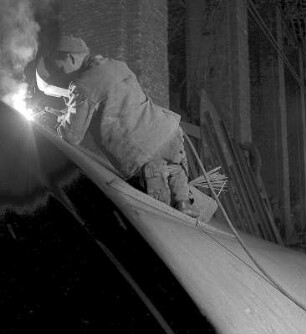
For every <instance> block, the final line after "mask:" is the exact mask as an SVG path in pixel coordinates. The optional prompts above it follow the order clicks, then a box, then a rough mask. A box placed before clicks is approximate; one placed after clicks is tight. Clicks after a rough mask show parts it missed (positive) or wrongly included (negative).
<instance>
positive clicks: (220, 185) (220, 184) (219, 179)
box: [189, 166, 227, 196]
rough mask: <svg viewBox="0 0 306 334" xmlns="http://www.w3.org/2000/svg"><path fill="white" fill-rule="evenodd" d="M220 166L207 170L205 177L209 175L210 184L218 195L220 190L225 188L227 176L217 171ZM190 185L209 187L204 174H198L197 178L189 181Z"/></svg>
mask: <svg viewBox="0 0 306 334" xmlns="http://www.w3.org/2000/svg"><path fill="white" fill-rule="evenodd" d="M220 169H221V166H218V167H216V168H214V169H212V170H211V171H209V172H207V177H209V181H210V184H211V186H212V188H213V189H214V190H215V192H216V193H217V195H218V196H219V195H220V193H221V192H222V191H225V190H226V185H227V177H226V176H225V175H223V174H220V173H219V170H220ZM189 184H190V185H192V186H194V187H200V188H208V189H209V188H210V187H209V185H208V182H207V180H206V178H205V176H204V175H201V176H199V177H198V178H196V179H194V180H192V181H190V182H189Z"/></svg>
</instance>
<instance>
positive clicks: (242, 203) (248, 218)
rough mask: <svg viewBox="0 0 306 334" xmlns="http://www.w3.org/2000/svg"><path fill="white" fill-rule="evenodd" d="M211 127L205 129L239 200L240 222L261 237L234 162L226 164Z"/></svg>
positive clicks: (217, 139)
mask: <svg viewBox="0 0 306 334" xmlns="http://www.w3.org/2000/svg"><path fill="white" fill-rule="evenodd" d="M206 116H209V115H207V114H206ZM213 129H214V128H213V127H210V126H208V127H207V130H208V131H209V132H210V133H211V136H212V137H213V138H214V143H215V145H214V147H215V151H216V152H217V153H218V156H219V159H220V161H222V166H223V168H224V169H225V171H226V172H227V175H228V176H229V178H230V182H229V183H231V184H230V185H229V186H230V187H232V194H233V193H235V195H236V196H237V197H238V201H239V206H238V210H240V211H241V212H242V213H243V219H242V224H243V225H244V226H245V224H246V223H247V224H248V226H249V231H248V232H251V233H252V234H254V235H257V236H260V237H262V234H261V232H260V230H259V228H258V225H257V222H256V220H255V219H254V216H253V215H252V210H251V208H250V205H249V203H248V201H247V199H246V197H245V196H244V193H243V188H242V185H241V183H240V182H239V179H238V177H237V172H236V170H235V168H234V163H232V164H231V165H228V163H227V161H226V157H225V154H224V151H223V150H222V148H221V146H222V147H224V142H223V145H221V143H220V139H219V138H218V136H217V134H216V133H215V134H213V133H212V130H213ZM228 153H229V152H228ZM230 158H231V157H230ZM231 160H232V159H231ZM233 183H234V184H233Z"/></svg>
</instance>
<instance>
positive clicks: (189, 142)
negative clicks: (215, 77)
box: [184, 132, 306, 312]
mask: <svg viewBox="0 0 306 334" xmlns="http://www.w3.org/2000/svg"><path fill="white" fill-rule="evenodd" d="M184 137H185V138H186V140H187V142H188V144H189V145H190V148H191V150H192V152H193V154H194V156H195V158H196V160H197V162H198V164H199V167H200V169H201V171H202V173H203V175H204V177H205V178H206V180H207V183H208V185H209V187H210V190H211V193H212V195H213V197H214V199H215V200H216V202H217V204H218V206H219V208H220V210H221V212H222V214H223V216H224V218H225V220H226V222H227V224H228V225H229V227H230V229H231V230H232V232H233V234H234V235H235V237H236V238H237V240H238V242H239V244H240V245H241V247H242V248H243V249H244V251H245V252H246V254H247V255H248V256H249V258H250V259H251V260H252V262H253V263H254V265H255V266H256V267H257V268H258V269H259V271H260V272H261V273H263V274H264V276H266V277H267V279H268V281H269V282H270V284H271V285H272V286H274V288H276V289H277V290H278V291H279V292H280V293H282V294H283V295H284V296H285V297H287V298H288V299H289V300H291V301H292V302H293V303H294V304H296V305H297V306H298V307H300V308H301V309H302V310H303V311H305V312H306V305H305V304H303V303H302V302H300V301H299V300H297V299H296V298H295V297H293V296H292V295H291V294H290V293H289V292H288V291H287V290H286V289H284V288H283V287H282V286H281V285H280V284H279V283H277V282H276V281H275V280H274V278H273V277H272V276H271V275H270V274H269V273H268V272H267V271H266V270H265V269H264V268H263V267H262V266H261V264H260V263H259V262H258V261H257V260H256V259H255V258H254V256H253V255H252V254H251V252H250V250H249V249H248V247H247V245H246V244H245V242H244V240H243V239H242V238H241V236H240V235H239V233H238V231H237V230H236V228H235V227H234V225H233V223H232V222H231V220H230V218H229V216H228V214H227V212H226V210H225V208H224V206H223V204H222V203H221V201H220V200H219V198H218V196H217V194H216V192H215V190H214V189H213V187H212V186H211V182H210V180H209V176H208V174H207V172H206V170H205V168H204V166H203V163H202V161H201V159H200V157H199V155H198V153H197V152H196V149H195V148H194V146H193V144H192V142H191V140H190V138H189V137H188V135H187V134H186V133H185V132H184Z"/></svg>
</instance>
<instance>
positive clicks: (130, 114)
mask: <svg viewBox="0 0 306 334" xmlns="http://www.w3.org/2000/svg"><path fill="white" fill-rule="evenodd" d="M179 122H180V116H179V115H177V114H176V113H174V112H172V111H170V110H167V109H164V108H161V107H159V106H157V105H155V104H154V103H153V102H152V101H151V99H150V98H148V97H147V96H146V95H145V94H144V92H143V90H142V89H141V87H140V85H139V83H138V81H137V78H136V76H135V74H134V73H133V72H132V71H131V70H130V69H129V68H128V66H127V65H126V64H125V63H124V62H121V61H116V60H113V59H109V58H103V57H102V56H96V57H89V58H88V59H87V60H86V61H85V62H84V64H83V67H82V69H81V71H80V75H79V76H78V78H77V79H76V80H75V81H74V82H73V83H71V84H70V86H69V102H68V113H67V114H66V115H65V117H63V118H62V120H61V124H60V126H59V132H60V134H61V135H62V136H63V138H65V139H66V140H67V141H68V142H70V143H72V144H75V145H78V144H80V143H81V144H82V141H83V140H84V137H86V136H87V135H91V136H92V137H93V140H94V142H95V145H97V146H98V147H99V149H101V150H102V151H103V152H104V153H105V154H106V156H107V157H108V158H109V160H110V161H111V162H112V163H113V164H114V166H115V167H116V168H117V169H118V170H119V171H120V172H121V173H122V175H123V176H124V177H126V178H129V177H131V176H133V174H135V173H136V172H137V171H138V170H139V169H140V168H141V167H142V166H143V165H144V164H146V163H147V162H148V161H150V160H151V159H152V157H154V155H155V154H156V152H158V150H159V149H160V148H161V147H162V146H163V145H165V143H167V141H169V140H170V139H171V137H172V136H173V135H174V133H175V132H177V130H178V128H179Z"/></svg>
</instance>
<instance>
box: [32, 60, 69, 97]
mask: <svg viewBox="0 0 306 334" xmlns="http://www.w3.org/2000/svg"><path fill="white" fill-rule="evenodd" d="M52 72H53V73H52ZM36 83H37V87H38V88H39V90H41V91H42V92H44V93H45V94H46V95H50V96H55V97H62V96H64V97H68V89H65V88H61V87H60V86H61V82H60V80H59V79H58V76H57V73H56V72H55V70H54V71H52V67H50V65H49V66H48V62H47V61H46V60H45V59H44V58H41V59H40V60H39V62H38V65H37V67H36Z"/></svg>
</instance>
